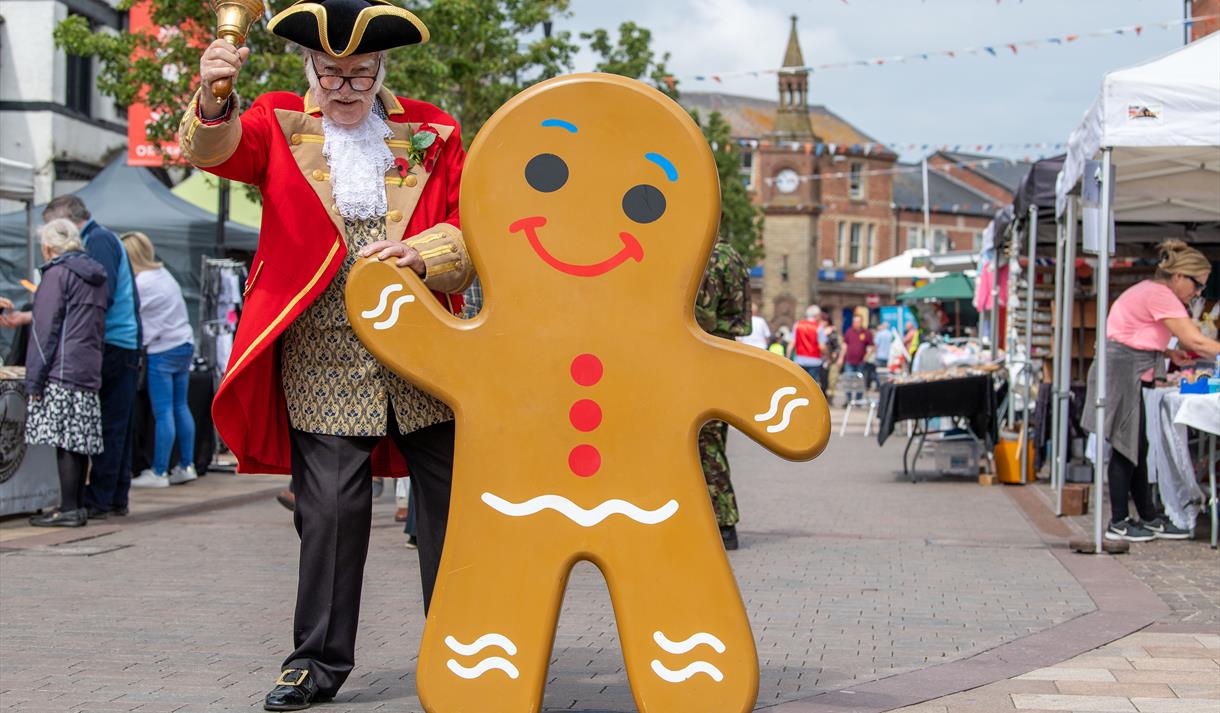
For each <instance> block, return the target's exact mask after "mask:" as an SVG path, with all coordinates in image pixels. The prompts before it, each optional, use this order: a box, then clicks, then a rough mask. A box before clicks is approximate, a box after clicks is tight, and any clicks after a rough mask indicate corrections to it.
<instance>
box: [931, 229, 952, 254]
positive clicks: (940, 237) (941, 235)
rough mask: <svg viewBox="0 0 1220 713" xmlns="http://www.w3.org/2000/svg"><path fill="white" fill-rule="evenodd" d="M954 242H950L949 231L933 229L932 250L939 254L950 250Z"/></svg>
mask: <svg viewBox="0 0 1220 713" xmlns="http://www.w3.org/2000/svg"><path fill="white" fill-rule="evenodd" d="M951 247H952V243H950V242H949V233H948V232H946V231H944V230H941V229H940V228H937V229H935V230H933V231H932V252H933V253H936V254H937V255H941V254H943V253H947V252H949V248H951Z"/></svg>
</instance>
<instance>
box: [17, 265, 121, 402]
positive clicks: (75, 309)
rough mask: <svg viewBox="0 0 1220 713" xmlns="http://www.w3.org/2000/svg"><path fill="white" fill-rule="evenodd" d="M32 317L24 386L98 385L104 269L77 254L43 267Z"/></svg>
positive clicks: (30, 390) (34, 390)
mask: <svg viewBox="0 0 1220 713" xmlns="http://www.w3.org/2000/svg"><path fill="white" fill-rule="evenodd" d="M41 269H42V283H41V284H40V285H38V292H36V293H35V294H34V321H33V323H32V324H31V328H30V343H29V346H27V347H26V352H25V390H26V393H27V394H31V395H34V394H41V393H42V392H43V390H44V389H45V388H46V385H47V381H48V380H50V381H55V382H58V383H60V384H63V385H64V386H67V387H71V388H74V389H82V390H85V391H98V390H99V389H101V388H102V333H103V330H104V328H105V319H106V292H107V289H106V271H105V270H104V269H103V268H102V266H101V265H99V264H98V263H97V261H96V260H93V259H91V258H90V257H89V256H88V255H86V254H85V253H82V252H70V253H64V254H63V255H60V256H59V257H57V258H55V259H54V260H52V261H50V262H48V263H47V264H45V265H43V266H42V268H41Z"/></svg>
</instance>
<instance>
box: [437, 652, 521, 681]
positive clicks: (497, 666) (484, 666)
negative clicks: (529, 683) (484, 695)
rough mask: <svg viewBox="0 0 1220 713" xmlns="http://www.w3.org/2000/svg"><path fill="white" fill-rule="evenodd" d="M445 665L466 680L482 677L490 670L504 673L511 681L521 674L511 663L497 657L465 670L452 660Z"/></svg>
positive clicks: (486, 659)
mask: <svg viewBox="0 0 1220 713" xmlns="http://www.w3.org/2000/svg"><path fill="white" fill-rule="evenodd" d="M446 664H448V666H449V670H450V671H453V672H454V673H455V674H457V675H458V676H461V677H462V678H465V679H467V680H470V679H474V678H478V677H479V676H482V675H483V674H485V673H487V672H488V671H492V670H495V671H503V672H504V673H506V674H508V677H509V678H513V679H515V678H517V677H518V676H520V675H521V672H520V671H518V670H517V667H516V666H514V665H513V664H512V662H510V661H508V660H507V659H503V658H501V657H499V656H492V657H490V658H485V659H483V660H482V661H480V662H478V663H477V664H475V665H474V666H472V667H470V668H466V667H465V666H463V665H462V664H460V663H458V662H457V661H454V660H453V659H449V660H448V661H447V662H446Z"/></svg>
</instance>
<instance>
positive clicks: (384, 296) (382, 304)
mask: <svg viewBox="0 0 1220 713" xmlns="http://www.w3.org/2000/svg"><path fill="white" fill-rule="evenodd" d="M401 290H402V285H386V287H385V289H384V290H382V291H381V296H380V297H378V298H377V306H376V307H374V308H373V309H369V310H365V311H363V312H361V313H360V316H361V317H364V318H365V319H376V318H377V317H380V316H381V315H382V313H384V312H385V308H386V304H388V303H389V301H390V295H392V294H394V293H395V292H399V291H401Z"/></svg>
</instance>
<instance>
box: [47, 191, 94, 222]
mask: <svg viewBox="0 0 1220 713" xmlns="http://www.w3.org/2000/svg"><path fill="white" fill-rule="evenodd" d="M56 218H67V219H69V220H71V221H73V222H75V223H84V222H85V221H87V220H89V218H90V215H89V209H88V208H86V207H85V202H84V201H82V200H81V199H80V198H78V197H77V196H71V195H69V196H60V197H58V198H52V199H51V202H50V203H47V206H46V207H45V208H43V209H42V219H43V220H55V219H56Z"/></svg>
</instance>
